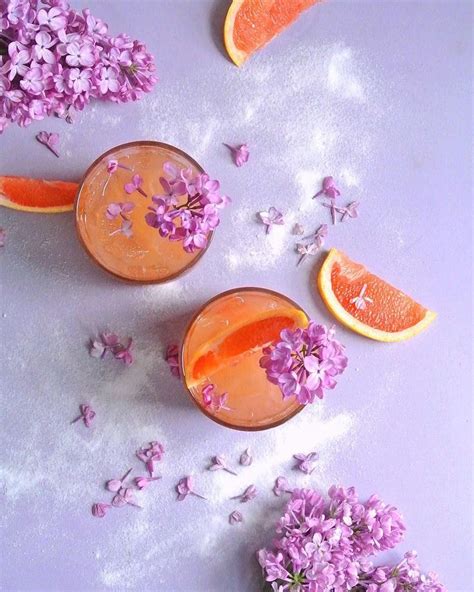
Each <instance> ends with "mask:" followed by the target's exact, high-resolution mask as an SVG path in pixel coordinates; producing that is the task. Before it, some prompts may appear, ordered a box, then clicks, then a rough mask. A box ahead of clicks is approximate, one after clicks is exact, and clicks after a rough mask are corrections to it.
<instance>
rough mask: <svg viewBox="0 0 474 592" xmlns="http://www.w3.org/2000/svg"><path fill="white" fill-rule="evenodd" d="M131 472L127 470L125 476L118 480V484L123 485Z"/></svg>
mask: <svg viewBox="0 0 474 592" xmlns="http://www.w3.org/2000/svg"><path fill="white" fill-rule="evenodd" d="M132 471H133V469H128V471H127V472H126V473H125V475H124V476H123V477H122V478H121V479H120V483H123V482H124V481H125V479H126V478H127V477H128V476H129V475H130V473H131V472H132Z"/></svg>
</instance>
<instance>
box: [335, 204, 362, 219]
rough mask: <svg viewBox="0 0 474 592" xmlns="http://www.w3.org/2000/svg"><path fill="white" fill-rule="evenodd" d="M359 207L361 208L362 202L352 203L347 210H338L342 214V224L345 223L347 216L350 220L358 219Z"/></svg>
mask: <svg viewBox="0 0 474 592" xmlns="http://www.w3.org/2000/svg"><path fill="white" fill-rule="evenodd" d="M359 206H360V202H358V201H352V202H351V203H350V204H349V205H347V206H346V207H345V208H342V209H338V212H341V213H342V216H341V222H344V220H345V218H346V216H349V218H358V217H359Z"/></svg>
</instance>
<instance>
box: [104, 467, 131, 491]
mask: <svg viewBox="0 0 474 592" xmlns="http://www.w3.org/2000/svg"><path fill="white" fill-rule="evenodd" d="M132 470H133V469H128V471H127V472H126V473H125V475H124V476H123V477H122V478H121V479H110V481H107V483H106V484H105V488H106V489H108V490H109V491H112V492H114V493H117V492H118V491H120V489H121V487H122V485H123V482H124V481H125V479H126V478H127V477H128V476H129V475H130V473H131V472H132Z"/></svg>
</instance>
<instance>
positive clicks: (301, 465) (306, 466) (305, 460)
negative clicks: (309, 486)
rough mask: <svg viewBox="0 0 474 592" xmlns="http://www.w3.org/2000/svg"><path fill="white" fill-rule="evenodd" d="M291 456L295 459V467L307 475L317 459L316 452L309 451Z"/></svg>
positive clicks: (312, 469) (311, 470)
mask: <svg viewBox="0 0 474 592" xmlns="http://www.w3.org/2000/svg"><path fill="white" fill-rule="evenodd" d="M293 458H294V459H296V460H297V463H296V468H297V469H298V470H300V471H302V472H303V473H306V474H307V475H311V473H312V472H313V471H314V469H315V468H316V467H315V462H316V461H317V460H318V459H319V454H318V453H317V452H310V453H309V454H302V453H299V454H294V455H293Z"/></svg>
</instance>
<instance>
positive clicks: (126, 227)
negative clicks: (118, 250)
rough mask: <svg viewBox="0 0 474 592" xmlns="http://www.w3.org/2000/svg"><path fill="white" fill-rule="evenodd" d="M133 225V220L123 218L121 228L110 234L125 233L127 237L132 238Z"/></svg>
mask: <svg viewBox="0 0 474 592" xmlns="http://www.w3.org/2000/svg"><path fill="white" fill-rule="evenodd" d="M132 226H133V223H132V221H131V220H123V221H122V223H121V225H120V228H117V230H114V231H113V232H111V233H110V235H109V236H114V235H116V234H123V235H124V236H125V237H127V238H130V237H131V236H133V231H132Z"/></svg>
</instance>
